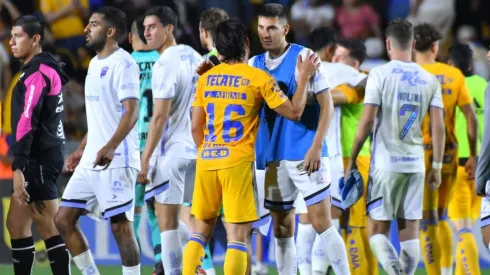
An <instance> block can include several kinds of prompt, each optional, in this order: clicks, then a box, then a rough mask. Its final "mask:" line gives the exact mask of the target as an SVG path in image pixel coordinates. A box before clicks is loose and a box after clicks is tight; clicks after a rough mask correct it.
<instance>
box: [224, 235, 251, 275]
mask: <svg viewBox="0 0 490 275" xmlns="http://www.w3.org/2000/svg"><path fill="white" fill-rule="evenodd" d="M247 251H248V250H247V244H246V243H240V242H229V243H228V246H227V249H226V256H225V265H224V271H225V275H245V274H246V272H247Z"/></svg>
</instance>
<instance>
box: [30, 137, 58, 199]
mask: <svg viewBox="0 0 490 275" xmlns="http://www.w3.org/2000/svg"><path fill="white" fill-rule="evenodd" d="M63 164H64V156H63V146H57V147H54V148H50V149H46V150H43V151H41V152H37V153H35V154H33V155H32V156H29V162H28V164H27V168H26V170H25V171H24V178H25V183H26V190H27V193H28V194H29V196H30V202H34V201H46V200H53V199H57V198H58V197H59V194H58V188H57V187H56V181H57V179H58V177H59V175H60V174H61V170H62V169H63Z"/></svg>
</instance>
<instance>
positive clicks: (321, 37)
mask: <svg viewBox="0 0 490 275" xmlns="http://www.w3.org/2000/svg"><path fill="white" fill-rule="evenodd" d="M337 40H338V33H337V30H335V29H334V28H332V27H319V28H316V29H314V30H313V32H311V34H310V37H309V43H308V44H309V47H310V49H311V50H313V51H315V52H316V51H319V50H321V49H323V48H325V47H327V46H330V45H335V44H336V43H337Z"/></svg>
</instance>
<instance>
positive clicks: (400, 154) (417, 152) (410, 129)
mask: <svg viewBox="0 0 490 275" xmlns="http://www.w3.org/2000/svg"><path fill="white" fill-rule="evenodd" d="M364 104H373V105H377V106H379V109H378V117H377V119H376V124H375V127H374V137H373V147H372V148H373V154H372V155H373V160H372V163H373V164H374V165H375V166H376V167H379V168H382V169H383V170H386V171H393V172H400V173H417V172H423V171H424V170H425V165H424V149H423V145H422V142H423V137H422V129H421V125H422V122H423V120H424V117H425V115H426V113H427V111H428V109H429V107H430V106H435V107H439V108H442V107H443V104H442V98H441V87H440V85H439V83H438V82H437V79H436V78H435V77H434V76H433V75H431V74H429V73H427V72H426V71H425V70H424V69H423V68H422V67H420V66H419V65H417V64H415V63H406V62H401V61H391V62H389V63H387V64H386V65H383V66H380V67H377V68H374V69H373V70H372V71H371V72H370V73H369V77H368V82H367V86H366V95H365V98H364ZM387 160H388V161H387Z"/></svg>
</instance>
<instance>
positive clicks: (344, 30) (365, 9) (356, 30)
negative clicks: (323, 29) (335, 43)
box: [336, 0, 382, 39]
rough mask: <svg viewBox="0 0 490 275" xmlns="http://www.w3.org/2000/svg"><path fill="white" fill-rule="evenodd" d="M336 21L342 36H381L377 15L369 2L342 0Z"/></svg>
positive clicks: (359, 37)
mask: <svg viewBox="0 0 490 275" xmlns="http://www.w3.org/2000/svg"><path fill="white" fill-rule="evenodd" d="M336 23H337V25H338V26H339V28H340V34H341V35H342V37H344V38H349V39H366V38H369V37H373V36H376V37H382V32H381V28H380V18H379V15H378V14H377V13H376V11H375V10H374V9H373V8H372V7H371V6H370V5H369V4H361V3H359V0H342V6H341V7H340V8H338V9H337V18H336Z"/></svg>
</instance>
